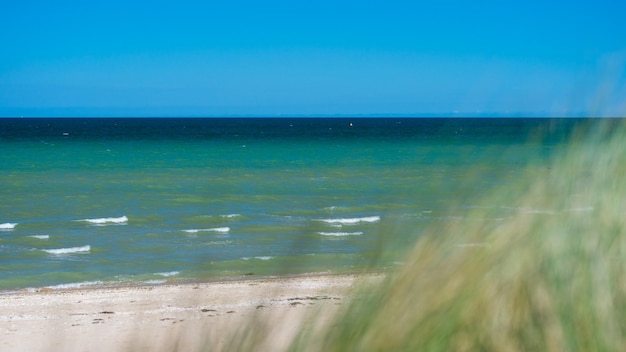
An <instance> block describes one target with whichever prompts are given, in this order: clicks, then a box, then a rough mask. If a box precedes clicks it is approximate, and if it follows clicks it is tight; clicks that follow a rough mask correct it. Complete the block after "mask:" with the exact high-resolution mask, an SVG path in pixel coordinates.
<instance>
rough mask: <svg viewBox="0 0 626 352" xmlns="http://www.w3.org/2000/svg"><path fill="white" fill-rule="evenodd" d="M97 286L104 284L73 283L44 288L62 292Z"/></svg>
mask: <svg viewBox="0 0 626 352" xmlns="http://www.w3.org/2000/svg"><path fill="white" fill-rule="evenodd" d="M99 285H104V282H102V281H85V282H73V283H69V284H60V285H54V286H46V288H49V289H53V290H63V289H71V288H81V287H85V286H99Z"/></svg>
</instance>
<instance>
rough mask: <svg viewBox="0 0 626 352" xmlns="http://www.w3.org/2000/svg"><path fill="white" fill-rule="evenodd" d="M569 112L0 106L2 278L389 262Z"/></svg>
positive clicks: (87, 280)
mask: <svg viewBox="0 0 626 352" xmlns="http://www.w3.org/2000/svg"><path fill="white" fill-rule="evenodd" d="M578 122H579V121H576V120H567V121H556V122H555V121H548V120H532V119H484V120H482V119H285V118H283V119H0V138H1V139H0V147H1V148H2V149H1V150H2V154H1V156H0V187H1V188H0V199H1V204H0V273H1V276H0V289H15V288H25V287H75V286H86V285H107V284H118V283H143V284H153V283H161V282H164V281H166V280H167V281H187V280H208V279H216V278H224V277H239V276H243V275H281V274H296V273H308V272H320V271H330V272H345V271H358V270H362V269H363V268H366V267H368V266H369V265H372V264H373V263H375V265H376V267H378V268H380V267H383V268H385V267H392V266H393V265H396V264H397V262H398V261H399V260H400V257H399V256H394V255H385V256H382V257H381V250H382V249H385V250H386V253H401V252H402V249H404V248H408V247H409V246H410V245H411V243H413V242H414V241H415V239H416V238H418V237H419V235H420V232H421V231H422V230H423V229H424V228H425V227H426V226H429V225H431V224H433V223H437V222H446V221H455V216H456V214H455V211H456V210H455V209H459V211H458V213H459V214H460V213H461V211H460V210H461V209H463V208H464V207H471V206H472V204H473V200H475V199H476V197H479V196H480V195H481V194H484V193H485V192H488V191H489V190H490V189H492V188H493V187H496V186H498V185H502V184H506V182H511V180H514V179H515V177H518V176H519V174H520V173H521V171H522V170H523V169H524V168H525V167H526V166H527V165H528V163H530V162H531V161H532V162H534V163H537V162H541V161H542V160H546V158H547V157H548V156H549V155H550V154H551V153H553V152H554V150H556V149H558V148H559V147H560V146H561V145H562V144H563V142H564V140H565V139H566V136H567V135H568V133H569V131H570V130H571V128H572V126H574V125H575V124H576V123H578ZM494 206H503V207H504V206H506V204H501V205H494Z"/></svg>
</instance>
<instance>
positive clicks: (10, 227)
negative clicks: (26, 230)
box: [0, 222, 17, 230]
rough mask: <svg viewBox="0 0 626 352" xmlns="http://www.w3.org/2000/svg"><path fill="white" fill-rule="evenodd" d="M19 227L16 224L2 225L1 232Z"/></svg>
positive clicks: (0, 225) (0, 226) (6, 223)
mask: <svg viewBox="0 0 626 352" xmlns="http://www.w3.org/2000/svg"><path fill="white" fill-rule="evenodd" d="M15 226H17V223H15V222H5V223H4V224H0V230H13V229H14V228H15Z"/></svg>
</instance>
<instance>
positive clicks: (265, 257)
mask: <svg viewBox="0 0 626 352" xmlns="http://www.w3.org/2000/svg"><path fill="white" fill-rule="evenodd" d="M272 258H274V257H271V256H258V257H253V258H250V257H242V258H241V259H243V260H250V259H259V260H270V259H272Z"/></svg>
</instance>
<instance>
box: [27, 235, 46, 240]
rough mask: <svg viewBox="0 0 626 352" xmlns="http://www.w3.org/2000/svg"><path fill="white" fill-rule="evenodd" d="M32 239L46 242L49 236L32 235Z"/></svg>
mask: <svg viewBox="0 0 626 352" xmlns="http://www.w3.org/2000/svg"><path fill="white" fill-rule="evenodd" d="M30 237H32V238H36V239H38V240H47V239H49V238H50V235H32V236H30Z"/></svg>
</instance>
